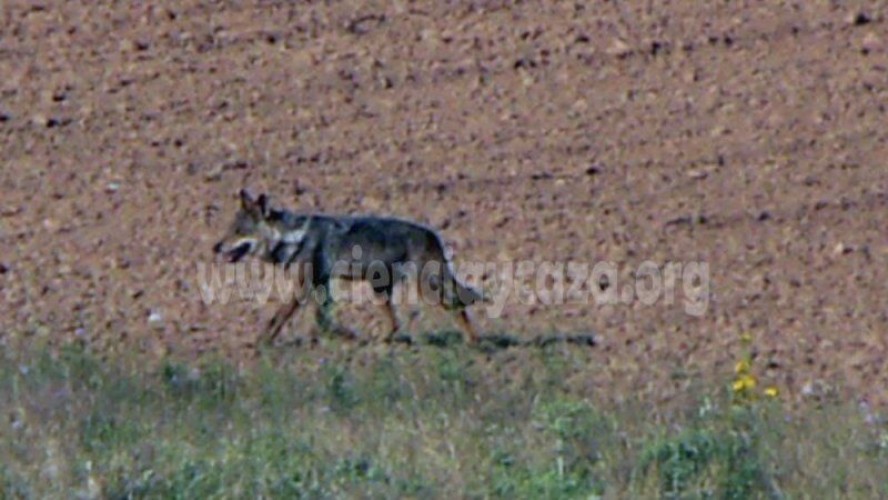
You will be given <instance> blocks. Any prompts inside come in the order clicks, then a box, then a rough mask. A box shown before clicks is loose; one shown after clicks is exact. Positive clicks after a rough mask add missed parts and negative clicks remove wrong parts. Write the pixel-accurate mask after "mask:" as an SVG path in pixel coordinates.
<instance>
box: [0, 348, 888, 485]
mask: <svg viewBox="0 0 888 500" xmlns="http://www.w3.org/2000/svg"><path fill="white" fill-rule="evenodd" d="M362 352H363V354H362ZM284 358H285V359H286V361H276V362H271V361H265V362H261V363H260V364H259V365H258V366H256V367H254V368H250V369H249V370H243V371H242V370H238V369H236V368H235V367H233V366H232V365H230V364H227V363H225V362H222V361H215V362H213V361H207V362H203V363H201V364H195V365H193V366H191V365H185V364H182V363H178V362H175V361H169V362H168V363H166V364H164V365H162V366H160V367H156V368H151V369H146V368H144V367H139V365H138V363H137V360H115V361H100V360H99V359H98V358H96V357H94V356H92V355H91V354H89V353H88V352H85V351H84V350H83V349H77V348H66V349H63V350H62V351H61V352H59V353H56V354H50V353H49V352H48V351H46V352H43V351H41V352H39V353H33V352H32V353H11V352H6V353H4V355H3V357H2V358H0V408H2V409H3V414H2V415H0V416H2V421H0V498H72V497H82V498H89V497H95V498H256V497H266V498H268V497H271V498H293V497H310V498H330V497H337V498H341V497H357V498H368V497H369V498H392V497H414V498H420V497H421V498H453V497H464V498H596V497H601V498H783V497H785V498H848V497H850V498H876V497H886V496H888V479H886V478H888V476H886V475H885V474H884V471H885V470H888V432H886V429H885V428H884V426H883V427H881V428H880V427H879V426H877V425H876V426H874V425H870V424H866V423H865V422H863V420H862V418H861V417H860V416H859V414H858V413H857V411H856V410H855V409H854V408H853V407H852V406H847V407H846V406H842V405H839V404H837V403H836V404H833V405H832V406H830V405H821V406H819V407H816V408H815V407H812V408H810V409H809V410H806V411H803V412H801V415H799V414H794V415H789V414H787V413H784V411H783V410H782V409H781V407H780V405H779V402H776V401H770V402H765V401H763V402H759V403H755V404H750V405H746V406H741V407H738V406H732V405H731V404H730V402H729V400H728V397H727V396H726V391H724V390H723V389H722V387H721V386H722V385H726V384H727V383H728V382H729V381H725V383H724V384H722V383H719V381H714V382H713V383H712V384H711V385H710V386H709V387H712V388H713V390H712V391H711V393H708V394H699V395H696V396H697V399H696V401H699V403H695V404H691V405H688V407H686V408H679V409H678V410H679V411H672V412H669V413H668V414H669V415H672V416H671V417H668V418H665V419H664V417H662V415H664V414H666V413H664V412H657V413H656V414H657V415H658V417H657V418H653V417H652V416H651V415H653V414H654V411H653V410H655V408H652V407H650V406H646V405H645V403H643V402H642V401H640V400H638V401H636V402H633V403H626V404H625V405H623V406H610V407H604V406H596V405H595V404H594V403H592V402H590V401H588V400H585V399H582V398H579V397H577V396H573V395H571V391H570V390H569V388H567V387H566V386H565V385H564V382H563V381H564V379H565V372H566V371H567V370H568V368H569V367H568V364H569V362H568V361H566V359H565V355H564V353H563V351H558V350H543V351H540V353H539V355H538V356H537V357H536V358H535V359H537V361H538V362H537V363H535V364H534V365H533V366H519V367H518V368H516V370H518V373H517V374H513V375H515V376H513V377H512V379H511V381H508V380H506V377H502V376H499V374H498V372H497V370H498V366H497V360H496V359H493V360H490V361H488V360H485V359H484V358H483V357H482V356H479V355H478V353H477V352H473V351H469V350H467V349H466V348H465V347H464V346H459V345H458V346H451V347H446V348H435V347H425V348H422V349H415V350H413V349H394V350H393V351H392V352H389V351H388V350H367V351H366V352H364V351H361V352H352V353H351V354H350V355H348V356H347V355H345V354H342V355H333V356H331V357H330V358H329V359H322V358H319V357H318V354H317V353H316V352H313V351H311V350H306V349H298V348H295V349H293V350H292V351H290V352H287V354H286V356H284Z"/></svg>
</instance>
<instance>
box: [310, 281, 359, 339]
mask: <svg viewBox="0 0 888 500" xmlns="http://www.w3.org/2000/svg"><path fill="white" fill-rule="evenodd" d="M316 293H318V294H320V295H321V298H320V301H319V304H318V312H317V316H316V323H317V325H318V328H320V329H321V331H324V332H330V333H332V334H334V335H336V336H339V337H344V338H346V339H348V340H357V339H358V338H359V337H360V335H358V332H356V331H354V330H352V329H351V328H349V327H347V326H343V325H341V324H339V322H338V321H335V320H334V318H333V307H334V306H335V305H336V301H335V300H334V299H333V295H332V294H331V293H330V286H329V282H328V283H327V284H326V285H320V286H319V287H318V288H317V292H316Z"/></svg>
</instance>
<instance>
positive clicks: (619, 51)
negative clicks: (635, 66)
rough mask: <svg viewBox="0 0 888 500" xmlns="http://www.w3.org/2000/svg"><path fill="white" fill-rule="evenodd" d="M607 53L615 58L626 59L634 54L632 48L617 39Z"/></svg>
mask: <svg viewBox="0 0 888 500" xmlns="http://www.w3.org/2000/svg"><path fill="white" fill-rule="evenodd" d="M606 52H607V53H608V55H612V56H615V57H626V56H628V55H629V54H631V53H632V47H630V46H629V44H627V43H626V42H624V41H623V40H620V39H619V38H617V39H614V42H613V43H612V44H611V45H610V47H608V48H607V50H606Z"/></svg>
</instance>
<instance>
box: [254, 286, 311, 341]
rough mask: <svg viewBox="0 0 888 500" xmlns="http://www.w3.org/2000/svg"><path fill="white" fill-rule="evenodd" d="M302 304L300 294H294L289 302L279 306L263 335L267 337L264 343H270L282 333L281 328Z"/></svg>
mask: <svg viewBox="0 0 888 500" xmlns="http://www.w3.org/2000/svg"><path fill="white" fill-rule="evenodd" d="M300 305H302V303H301V302H300V300H299V295H298V294H294V295H293V298H292V299H291V300H290V301H289V302H287V303H286V304H284V305H282V306H281V307H279V308H278V310H277V312H275V313H274V316H273V317H272V318H271V321H269V322H268V327H266V329H265V335H264V336H263V337H264V338H265V340H264V341H263V343H266V344H269V345H270V344H271V343H272V342H274V339H275V338H277V336H278V334H280V333H281V330H283V329H284V325H286V324H287V322H288V321H290V319H291V318H292V317H293V315H294V314H296V311H298V310H299V306H300Z"/></svg>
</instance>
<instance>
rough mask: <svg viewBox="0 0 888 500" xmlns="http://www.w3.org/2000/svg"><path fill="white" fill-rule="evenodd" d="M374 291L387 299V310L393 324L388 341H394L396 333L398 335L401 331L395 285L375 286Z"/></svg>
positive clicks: (378, 295)
mask: <svg viewBox="0 0 888 500" xmlns="http://www.w3.org/2000/svg"><path fill="white" fill-rule="evenodd" d="M373 292H374V293H376V296H377V297H381V298H382V299H383V300H384V301H385V312H386V315H387V316H388V318H389V321H391V325H392V329H391V331H390V332H389V334H388V336H386V342H392V341H393V340H394V339H395V335H397V333H398V332H399V331H401V320H400V319H398V311H397V310H396V309H395V302H394V295H395V290H394V286H393V285H386V286H382V287H378V288H374V289H373Z"/></svg>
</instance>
